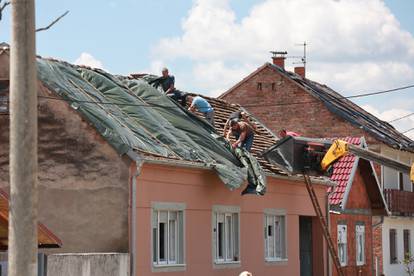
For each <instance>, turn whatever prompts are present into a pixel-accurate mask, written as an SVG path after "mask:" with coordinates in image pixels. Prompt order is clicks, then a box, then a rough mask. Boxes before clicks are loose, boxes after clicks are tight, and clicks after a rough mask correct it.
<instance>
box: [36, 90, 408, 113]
mask: <svg viewBox="0 0 414 276" xmlns="http://www.w3.org/2000/svg"><path fill="white" fill-rule="evenodd" d="M413 87H414V84H413V85H407V86H402V87H397V88H393V89H388V90H383V91H377V92H370V93H361V94H357V95H352V96H343V97H336V98H334V99H333V100H341V99H350V98H362V97H368V96H373V95H379V94H385V93H392V92H397V91H400V90H404V89H408V88H413ZM38 97H39V98H45V99H51V100H62V101H71V102H77V103H93V104H102V105H118V106H139V107H160V108H176V107H174V106H173V107H172V106H164V105H157V104H122V103H112V102H98V101H86V100H65V99H60V98H56V97H48V96H38ZM319 102H320V101H317V100H313V101H302V102H290V103H279V104H269V105H266V104H250V105H249V104H247V105H243V106H244V107H262V106H285V105H296V104H306V103H319ZM397 119H398V118H397ZM397 119H395V120H397Z"/></svg>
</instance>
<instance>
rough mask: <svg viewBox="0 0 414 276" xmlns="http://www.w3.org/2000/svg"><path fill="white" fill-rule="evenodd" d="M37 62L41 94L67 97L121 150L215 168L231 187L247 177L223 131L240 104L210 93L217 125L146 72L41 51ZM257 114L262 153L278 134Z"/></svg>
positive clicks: (257, 142)
mask: <svg viewBox="0 0 414 276" xmlns="http://www.w3.org/2000/svg"><path fill="white" fill-rule="evenodd" d="M37 64H38V78H39V80H40V81H41V84H42V86H43V87H45V88H46V89H44V91H43V92H41V94H42V95H40V97H43V98H46V100H47V98H48V97H49V98H53V99H61V100H64V101H66V102H67V103H68V104H69V106H70V107H72V108H73V109H74V110H76V111H77V112H78V113H79V114H80V115H81V116H82V117H83V118H84V119H85V120H87V121H88V122H89V123H90V124H91V125H92V126H93V127H94V128H95V129H96V130H97V131H98V133H100V135H102V137H103V138H104V139H105V140H106V141H107V142H108V143H109V144H111V145H112V146H113V147H114V148H115V150H116V151H117V152H118V153H119V154H120V155H122V154H125V153H128V152H131V151H134V152H136V153H138V154H139V155H140V156H141V157H143V158H144V159H146V160H162V161H165V160H168V161H169V162H170V163H171V164H173V163H174V162H175V163H183V164H188V163H192V164H194V163H195V164H199V165H200V166H205V167H208V168H212V169H213V170H215V171H216V172H217V174H218V176H219V177H220V179H221V180H222V181H223V182H224V184H225V185H226V186H227V187H228V188H230V189H235V188H239V187H240V186H241V185H242V184H243V183H244V182H245V180H246V177H247V168H245V167H243V165H242V164H241V162H240V161H239V159H238V158H237V157H236V156H235V155H234V153H233V152H232V151H231V150H230V149H229V147H228V144H227V143H226V142H225V139H224V138H223V137H222V128H223V126H224V123H225V121H226V120H227V118H228V116H229V115H230V113H232V112H234V111H236V110H238V109H239V108H240V107H239V106H237V105H230V104H228V103H226V102H224V101H222V100H217V99H214V98H209V97H205V98H206V99H207V100H208V101H210V103H211V104H212V106H213V107H214V108H215V113H216V129H214V128H213V127H212V126H211V125H210V124H209V123H208V122H207V121H205V120H204V119H202V116H199V114H198V115H197V114H192V113H190V112H188V111H187V110H186V109H185V108H183V107H182V106H180V105H179V104H178V103H176V102H175V101H173V100H171V99H170V98H169V97H168V96H166V95H164V93H160V91H158V90H157V89H156V88H154V87H153V86H151V85H150V84H148V82H147V80H145V78H142V76H144V75H142V76H135V77H132V76H129V77H125V76H115V75H111V74H109V73H107V72H105V71H103V70H100V69H92V68H89V67H85V66H77V65H72V64H69V63H67V62H64V61H58V60H54V59H44V58H40V57H39V58H38V60H37ZM252 120H253V122H254V123H255V124H256V125H257V127H258V132H257V135H256V137H255V143H254V145H253V152H252V153H253V155H254V156H256V157H258V156H259V153H260V152H261V151H262V150H264V149H265V148H267V147H268V146H270V145H272V144H273V143H274V142H275V141H276V139H277V137H276V136H275V135H274V134H273V133H272V132H271V131H270V130H268V129H267V128H266V127H265V126H263V125H262V124H261V123H260V122H259V121H258V120H256V119H254V118H252ZM259 162H260V164H261V165H262V166H263V169H264V170H265V171H266V172H267V173H273V174H282V175H286V174H285V173H283V172H282V171H281V170H279V169H278V168H277V167H275V166H273V165H271V164H269V163H267V162H266V161H265V160H264V159H262V158H260V159H259Z"/></svg>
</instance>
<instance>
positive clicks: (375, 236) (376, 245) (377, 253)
mask: <svg viewBox="0 0 414 276" xmlns="http://www.w3.org/2000/svg"><path fill="white" fill-rule="evenodd" d="M372 245H373V251H374V265H375V257H377V258H378V275H381V273H383V257H382V227H381V225H378V226H376V227H374V229H373V233H372Z"/></svg>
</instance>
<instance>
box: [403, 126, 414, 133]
mask: <svg viewBox="0 0 414 276" xmlns="http://www.w3.org/2000/svg"><path fill="white" fill-rule="evenodd" d="M412 130H414V127H412V128H409V129H407V130H405V131H403V132H401V133H402V134H404V133H407V132H410V131H412Z"/></svg>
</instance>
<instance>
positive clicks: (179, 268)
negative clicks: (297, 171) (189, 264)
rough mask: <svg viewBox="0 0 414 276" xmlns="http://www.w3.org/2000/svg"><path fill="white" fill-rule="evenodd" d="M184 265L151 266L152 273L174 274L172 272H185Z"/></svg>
mask: <svg viewBox="0 0 414 276" xmlns="http://www.w3.org/2000/svg"><path fill="white" fill-rule="evenodd" d="M185 270H186V264H158V265H155V264H153V265H152V271H153V272H174V271H185Z"/></svg>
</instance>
